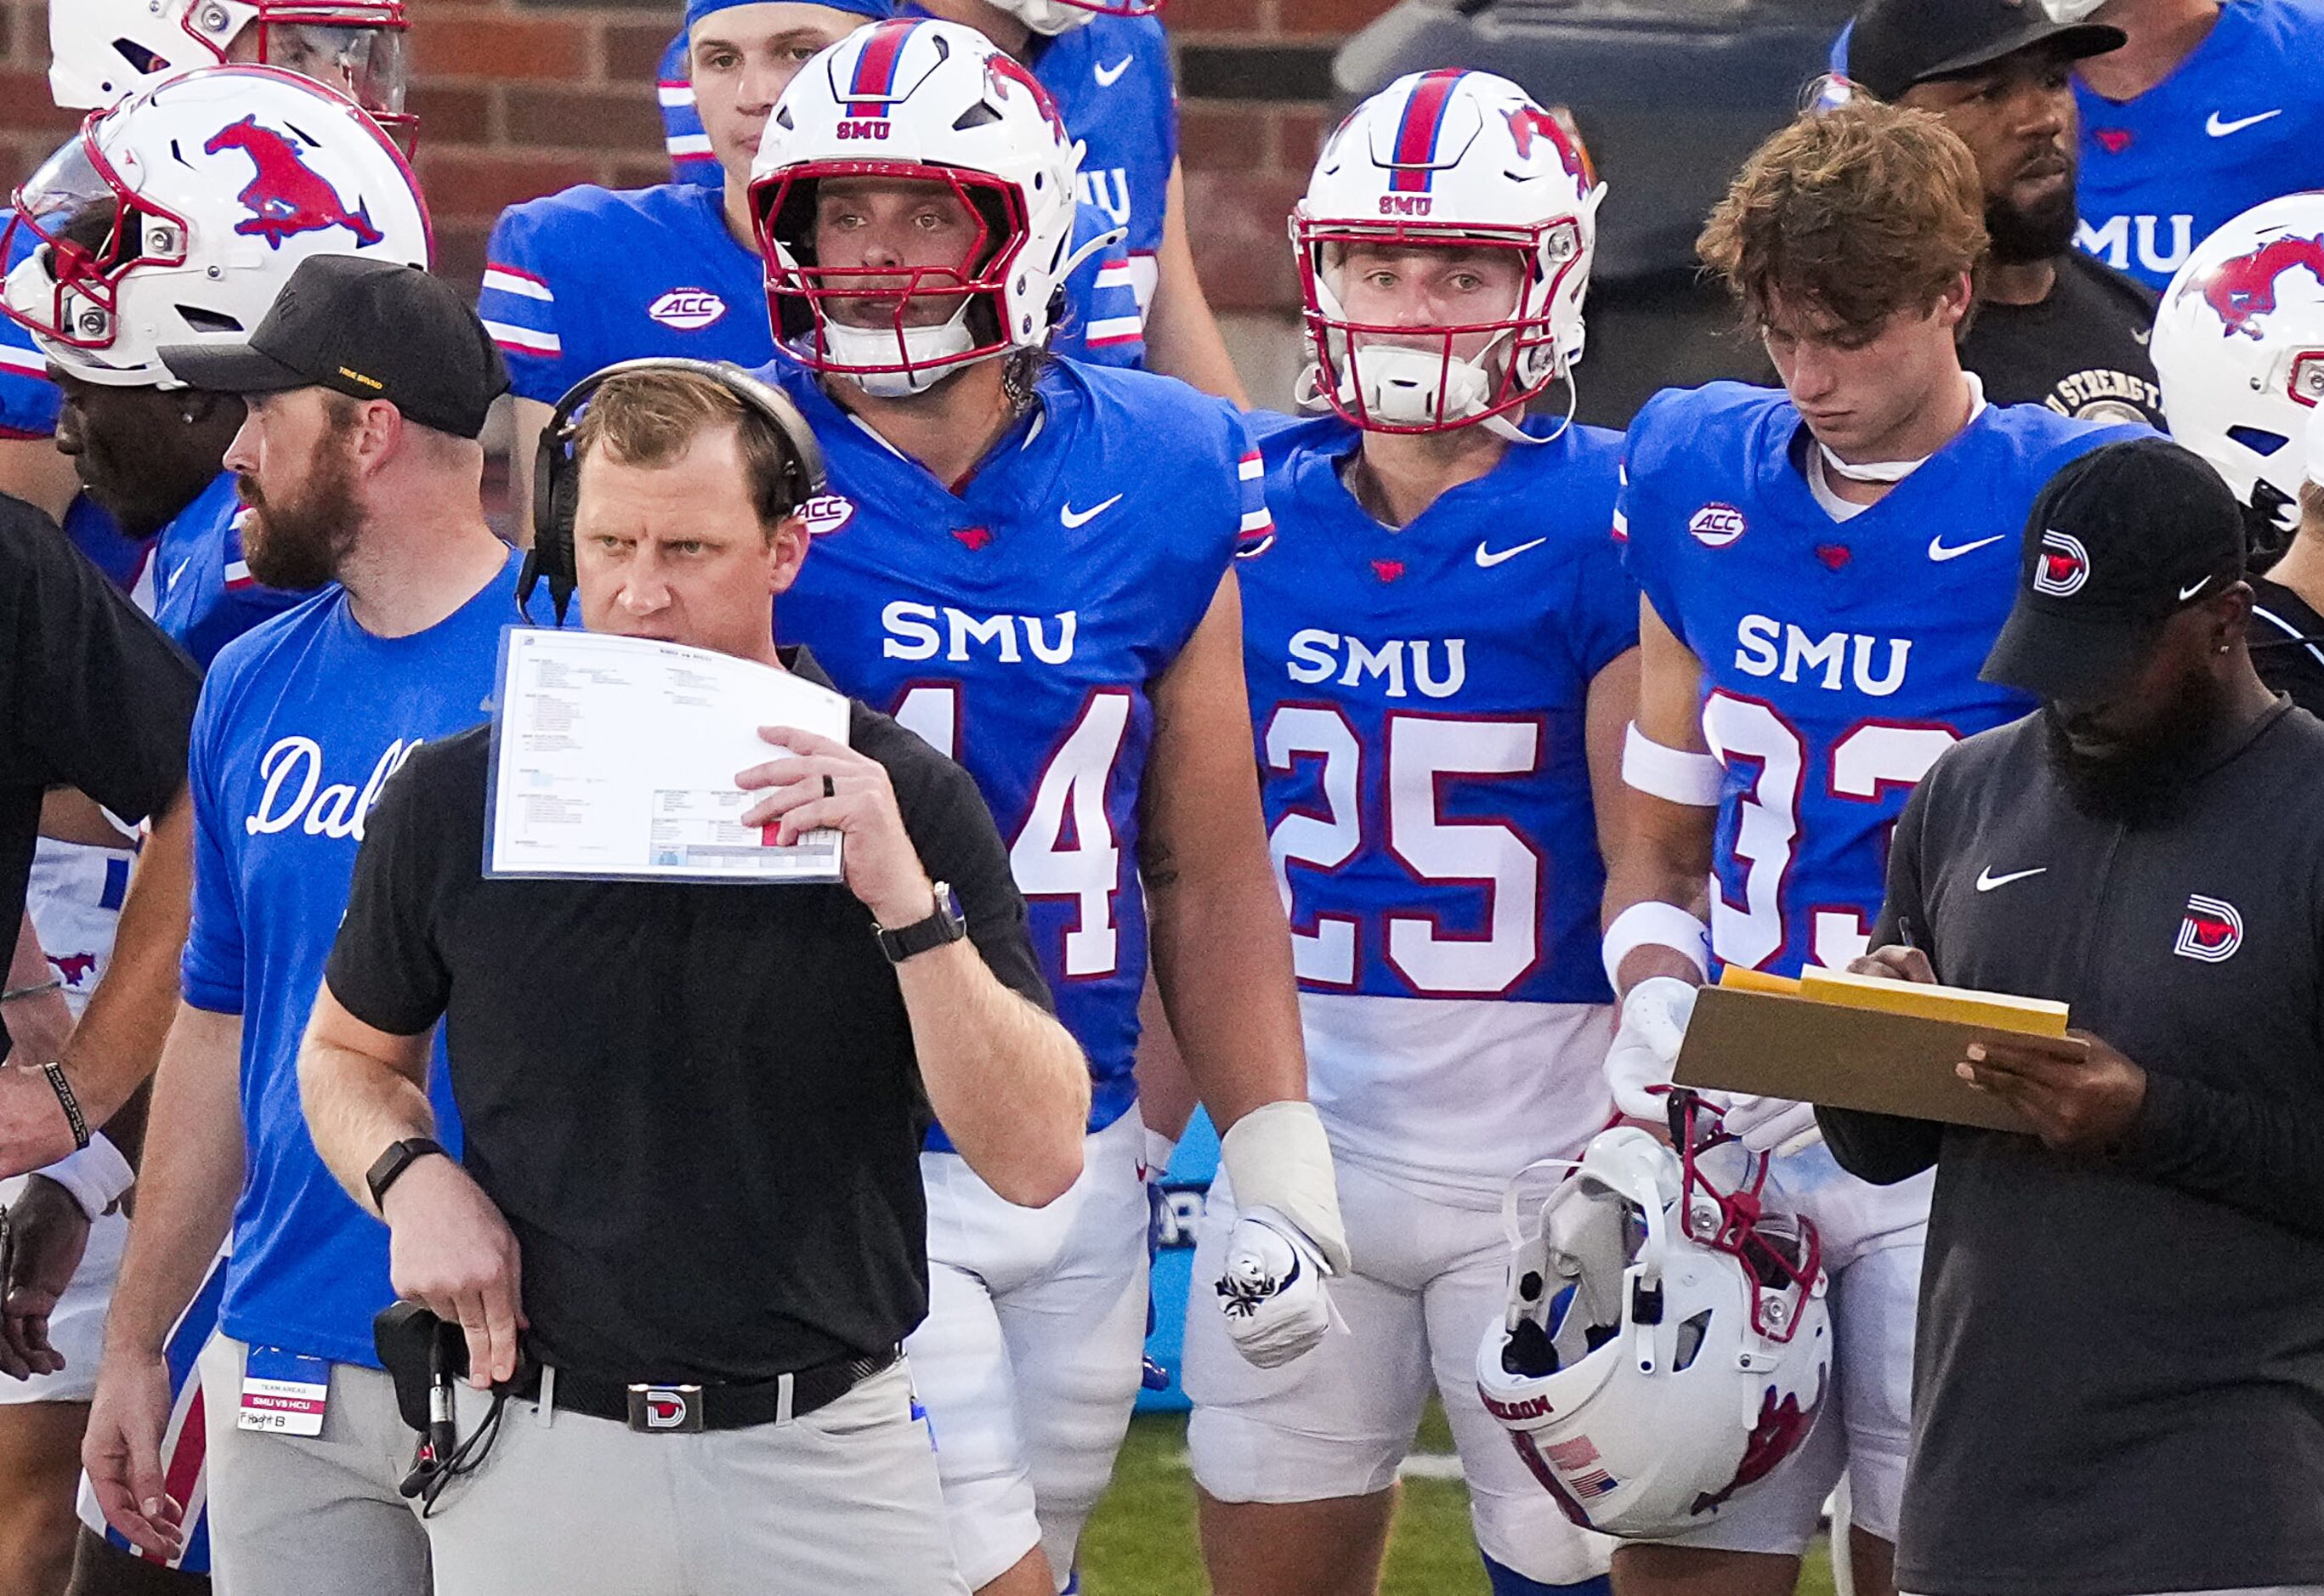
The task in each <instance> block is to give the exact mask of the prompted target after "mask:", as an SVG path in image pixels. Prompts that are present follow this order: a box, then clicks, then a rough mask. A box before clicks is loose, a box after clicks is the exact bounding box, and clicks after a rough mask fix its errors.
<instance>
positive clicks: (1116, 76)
mask: <svg viewBox="0 0 2324 1596" xmlns="http://www.w3.org/2000/svg"><path fill="white" fill-rule="evenodd" d="M1130 60H1131V58H1130V57H1129V56H1123V57H1122V58H1121V59H1120V60H1118V61H1116V62H1114V63H1113V65H1111V66H1110V67H1101V66H1097V65H1095V64H1093V65H1092V66H1091V68H1090V75H1091V76H1092V77H1093V78H1096V79H1097V86H1098V87H1099V88H1112V87H1113V86H1114V85H1115V84H1117V83H1119V82H1120V81H1121V75H1122V74H1123V73H1124V72H1127V71H1128V70H1130ZM2270 115H2273V113H2272V112H2271V113H2270Z"/></svg>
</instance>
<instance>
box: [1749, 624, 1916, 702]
mask: <svg viewBox="0 0 2324 1596" xmlns="http://www.w3.org/2000/svg"><path fill="white" fill-rule="evenodd" d="M1884 641H1885V642H1886V643H1887V645H1888V663H1887V667H1886V669H1885V670H1883V671H1882V672H1881V674H1879V675H1878V676H1875V675H1874V674H1873V673H1872V667H1873V662H1874V661H1875V660H1877V659H1878V657H1879V649H1880V645H1881V643H1883V642H1884ZM1735 643H1736V648H1735V669H1738V670H1740V671H1744V672H1746V673H1747V674H1748V675H1751V676H1760V677H1767V676H1775V675H1776V674H1777V673H1778V672H1781V673H1782V674H1781V679H1782V680H1784V681H1787V682H1796V681H1798V680H1799V679H1800V674H1801V672H1802V671H1805V672H1806V673H1807V674H1808V675H1809V677H1810V678H1812V677H1813V676H1814V674H1815V673H1816V672H1817V671H1819V670H1821V671H1822V672H1823V687H1824V690H1825V691H1827V692H1831V693H1837V692H1840V690H1841V689H1842V688H1843V687H1846V686H1847V685H1848V684H1849V682H1850V681H1853V683H1854V685H1855V687H1856V690H1857V691H1858V692H1859V693H1862V694H1864V695H1865V696H1866V697H1871V698H1886V697H1888V696H1889V695H1890V694H1891V693H1894V692H1895V691H1896V689H1897V688H1899V687H1903V686H1904V666H1905V662H1906V661H1907V660H1910V659H1911V658H1912V657H1913V640H1912V639H1911V638H1909V637H1892V638H1885V639H1884V638H1878V637H1873V636H1871V635H1869V634H1867V633H1865V632H1825V633H1824V634H1823V635H1822V636H1821V637H1812V636H1810V635H1809V634H1808V633H1807V632H1804V631H1803V630H1802V629H1800V628H1799V627H1797V626H1795V625H1794V624H1792V623H1790V622H1788V621H1778V620H1775V618H1774V617H1773V616H1770V615H1746V616H1744V617H1743V619H1742V620H1741V621H1740V622H1738V623H1737V624H1736V628H1735ZM1851 661H1852V663H1851Z"/></svg>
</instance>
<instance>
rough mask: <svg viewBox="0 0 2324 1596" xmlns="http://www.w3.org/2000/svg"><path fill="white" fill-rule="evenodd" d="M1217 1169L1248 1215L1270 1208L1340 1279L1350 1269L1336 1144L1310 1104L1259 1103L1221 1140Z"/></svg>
mask: <svg viewBox="0 0 2324 1596" xmlns="http://www.w3.org/2000/svg"><path fill="white" fill-rule="evenodd" d="M1219 1165H1220V1167H1222V1168H1223V1169H1224V1170H1225V1171H1226V1172H1227V1181H1228V1183H1229V1185H1231V1186H1232V1187H1233V1190H1234V1200H1235V1206H1236V1207H1237V1208H1239V1209H1240V1210H1241V1211H1242V1212H1244V1213H1250V1211H1251V1210H1252V1209H1255V1208H1272V1209H1274V1210H1275V1211H1276V1212H1277V1213H1280V1214H1281V1215H1283V1217H1284V1218H1285V1219H1286V1220H1288V1221H1289V1222H1291V1223H1293V1224H1295V1225H1296V1226H1297V1227H1298V1228H1299V1229H1300V1231H1302V1232H1304V1233H1305V1235H1306V1237H1307V1240H1308V1241H1311V1242H1313V1243H1314V1248H1315V1250H1316V1251H1318V1252H1320V1253H1322V1254H1323V1261H1324V1262H1326V1263H1328V1264H1330V1265H1331V1266H1332V1268H1334V1269H1336V1270H1338V1271H1339V1272H1341V1273H1342V1274H1345V1273H1346V1272H1347V1269H1348V1232H1347V1227H1346V1225H1345V1224H1343V1223H1342V1222H1341V1219H1340V1188H1339V1183H1338V1181H1337V1180H1336V1178H1335V1177H1334V1176H1333V1173H1332V1144H1331V1142H1330V1141H1328V1140H1327V1139H1325V1138H1324V1135H1323V1117H1322V1116H1321V1115H1319V1114H1318V1113H1316V1112H1315V1105H1314V1103H1312V1102H1293V1101H1290V1100H1286V1101H1284V1102H1268V1103H1261V1104H1260V1105H1259V1107H1257V1108H1255V1109H1253V1110H1251V1111H1250V1112H1249V1113H1247V1114H1245V1115H1243V1117H1242V1118H1241V1119H1240V1120H1237V1121H1235V1122H1234V1123H1233V1124H1231V1125H1230V1126H1228V1127H1227V1133H1226V1134H1225V1135H1224V1136H1222V1137H1221V1138H1219Z"/></svg>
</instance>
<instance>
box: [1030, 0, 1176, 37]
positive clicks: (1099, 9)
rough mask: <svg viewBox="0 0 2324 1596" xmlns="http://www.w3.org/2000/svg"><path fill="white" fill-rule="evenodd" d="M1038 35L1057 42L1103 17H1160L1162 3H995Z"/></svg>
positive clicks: (1144, 0)
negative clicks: (1056, 39) (1055, 39)
mask: <svg viewBox="0 0 2324 1596" xmlns="http://www.w3.org/2000/svg"><path fill="white" fill-rule="evenodd" d="M992 4H993V5H997V6H999V7H1000V8H1001V10H1003V11H1005V12H1007V13H1008V14H1010V16H1013V17H1015V18H1016V19H1017V20H1018V21H1019V22H1020V23H1024V24H1025V25H1026V26H1027V27H1028V28H1030V29H1032V30H1033V32H1036V33H1039V34H1041V35H1043V36H1044V37H1046V38H1050V39H1054V38H1056V36H1057V35H1058V34H1060V33H1070V32H1073V31H1074V29H1075V28H1078V27H1083V26H1084V25H1086V24H1087V23H1090V22H1091V21H1092V20H1093V19H1094V18H1097V17H1101V16H1159V15H1160V14H1162V0H992Z"/></svg>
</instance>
